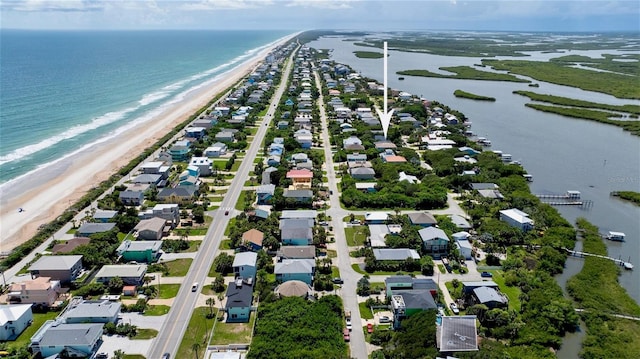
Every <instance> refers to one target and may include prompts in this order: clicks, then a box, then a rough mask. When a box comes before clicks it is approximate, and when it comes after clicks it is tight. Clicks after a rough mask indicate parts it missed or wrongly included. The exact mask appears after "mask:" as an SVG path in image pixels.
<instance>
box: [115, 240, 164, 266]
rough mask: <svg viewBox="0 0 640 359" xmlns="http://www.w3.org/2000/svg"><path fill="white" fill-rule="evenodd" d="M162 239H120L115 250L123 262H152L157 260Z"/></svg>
mask: <svg viewBox="0 0 640 359" xmlns="http://www.w3.org/2000/svg"><path fill="white" fill-rule="evenodd" d="M161 247H162V241H130V240H128V239H125V240H124V241H122V243H121V244H120V246H119V247H118V249H116V252H117V253H118V255H120V256H122V259H123V260H124V261H125V262H130V261H135V262H144V263H152V262H155V261H157V260H158V259H159V258H160V256H161V255H162V253H161V252H160V248H161Z"/></svg>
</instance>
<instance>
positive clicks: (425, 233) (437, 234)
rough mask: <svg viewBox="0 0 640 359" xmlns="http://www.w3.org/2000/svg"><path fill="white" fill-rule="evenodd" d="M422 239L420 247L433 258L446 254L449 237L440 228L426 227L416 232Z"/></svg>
mask: <svg viewBox="0 0 640 359" xmlns="http://www.w3.org/2000/svg"><path fill="white" fill-rule="evenodd" d="M418 234H419V235H420V238H421V239H422V245H423V247H424V249H425V250H426V252H427V253H428V254H429V255H431V256H433V257H434V258H440V256H442V255H444V254H446V253H447V250H448V246H449V237H448V236H447V234H446V233H445V232H444V231H443V230H442V229H440V228H436V227H427V228H423V229H421V230H419V231H418Z"/></svg>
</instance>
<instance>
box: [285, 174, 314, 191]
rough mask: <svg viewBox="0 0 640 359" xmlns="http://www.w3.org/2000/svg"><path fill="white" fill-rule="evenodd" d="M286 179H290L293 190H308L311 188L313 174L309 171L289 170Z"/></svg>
mask: <svg viewBox="0 0 640 359" xmlns="http://www.w3.org/2000/svg"><path fill="white" fill-rule="evenodd" d="M286 176H287V178H288V179H290V180H291V181H292V182H293V184H292V187H293V189H309V188H311V180H312V179H313V172H312V171H309V170H290V171H289V172H287V175H286Z"/></svg>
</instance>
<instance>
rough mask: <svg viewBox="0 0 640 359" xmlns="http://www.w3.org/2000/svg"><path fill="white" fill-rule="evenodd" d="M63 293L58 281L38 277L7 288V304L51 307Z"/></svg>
mask: <svg viewBox="0 0 640 359" xmlns="http://www.w3.org/2000/svg"><path fill="white" fill-rule="evenodd" d="M63 292H64V291H63V290H62V288H61V287H60V281H58V280H51V278H49V277H38V278H36V279H33V280H26V281H23V282H19V283H12V284H11V286H10V287H9V293H8V295H7V300H8V301H9V303H22V304H33V305H35V306H40V307H45V308H47V307H52V306H53V305H54V304H55V302H56V301H57V300H58V297H60V294H61V293H63Z"/></svg>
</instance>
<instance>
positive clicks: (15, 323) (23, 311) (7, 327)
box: [0, 304, 33, 342]
mask: <svg viewBox="0 0 640 359" xmlns="http://www.w3.org/2000/svg"><path fill="white" fill-rule="evenodd" d="M32 321H33V312H32V311H31V304H9V305H0V342H6V341H10V340H15V339H16V338H17V337H18V336H19V335H20V334H21V333H22V332H23V331H24V330H25V329H27V327H28V326H29V325H30V324H31V322H32Z"/></svg>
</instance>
